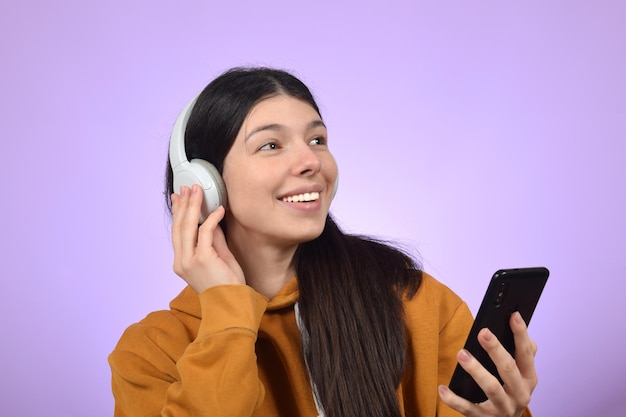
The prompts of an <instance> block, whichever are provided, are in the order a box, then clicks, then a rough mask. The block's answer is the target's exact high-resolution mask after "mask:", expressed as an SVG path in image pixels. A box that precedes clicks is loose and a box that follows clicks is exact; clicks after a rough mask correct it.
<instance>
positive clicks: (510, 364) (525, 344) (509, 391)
mask: <svg viewBox="0 0 626 417" xmlns="http://www.w3.org/2000/svg"><path fill="white" fill-rule="evenodd" d="M509 324H510V326H511V330H512V331H513V336H514V339H515V358H513V357H512V356H511V354H510V353H509V352H508V351H507V350H506V349H505V348H504V347H503V346H502V344H501V343H500V341H498V339H497V338H496V337H495V336H494V335H493V333H491V332H490V331H489V330H488V329H486V328H484V329H482V330H481V331H480V333H479V334H478V342H479V343H480V345H481V346H482V348H483V349H485V351H487V353H488V354H489V357H490V358H491V360H492V361H493V362H494V363H495V365H496V368H497V370H498V373H499V374H500V377H501V378H502V381H503V382H504V385H501V384H500V381H498V378H496V376H495V375H493V374H491V373H490V372H489V371H488V370H487V369H485V367H483V366H482V365H481V364H480V362H478V360H476V359H475V358H474V357H473V356H472V355H470V354H469V352H467V351H466V350H465V349H463V350H461V351H459V353H458V355H457V359H458V361H459V364H460V365H461V367H463V369H465V371H466V372H467V373H468V374H470V375H471V377H472V378H473V379H474V380H475V381H476V383H477V384H478V385H479V386H480V387H481V388H482V390H483V391H484V392H485V394H486V395H487V401H485V402H482V403H478V404H474V403H472V402H470V401H468V400H466V399H464V398H461V397H459V396H458V395H456V394H455V393H454V392H452V390H450V389H449V388H448V387H446V386H445V385H442V386H440V387H439V395H440V397H441V399H442V401H443V402H444V403H446V404H447V405H448V406H449V407H451V408H453V409H455V410H457V411H458V412H460V413H461V414H463V415H464V416H466V417H485V416H489V417H519V416H521V415H522V412H523V411H524V409H525V408H526V407H527V406H528V403H529V402H530V396H531V394H532V392H533V390H534V389H535V386H536V385H537V374H536V371H535V354H536V353H537V345H536V343H535V342H534V341H533V340H532V339H531V338H530V336H529V335H528V329H527V326H526V323H525V322H524V320H523V319H522V317H521V315H520V314H519V312H517V313H514V314H512V315H511V318H510V320H509Z"/></svg>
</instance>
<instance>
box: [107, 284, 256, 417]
mask: <svg viewBox="0 0 626 417" xmlns="http://www.w3.org/2000/svg"><path fill="white" fill-rule="evenodd" d="M199 299H200V306H201V312H202V316H201V321H200V327H199V330H198V334H197V336H196V337H195V339H193V340H191V337H192V336H190V335H189V329H187V328H186V327H185V326H183V325H182V323H181V321H180V320H178V319H177V318H176V317H174V315H173V314H172V313H171V312H167V311H164V312H157V313H153V314H151V315H149V316H148V317H146V319H144V320H143V321H142V322H140V323H138V324H135V325H133V326H131V327H129V328H128V329H127V330H126V332H125V333H124V334H123V335H122V338H121V339H120V341H119V342H118V345H117V346H116V348H115V350H114V351H113V352H112V353H111V355H110V356H109V363H110V365H111V370H112V389H113V395H114V397H115V413H114V415H115V416H116V417H139V416H141V417H152V416H154V417H157V416H163V417H170V416H172V417H173V416H175V417H187V416H194V417H199V416H212V417H219V416H229V417H230V416H251V415H252V414H253V412H254V410H255V409H256V408H258V406H259V405H260V404H261V402H262V401H263V397H264V388H263V385H262V384H261V382H260V380H259V377H258V370H257V364H256V354H255V343H256V339H257V332H258V329H259V326H260V322H261V318H262V316H263V313H264V311H265V308H266V306H267V300H266V299H265V298H264V297H263V296H261V295H259V294H258V293H256V292H255V291H254V290H253V289H252V288H250V287H248V286H239V285H222V286H216V287H212V288H209V289H207V290H206V291H204V292H202V293H201V294H200V295H199Z"/></svg>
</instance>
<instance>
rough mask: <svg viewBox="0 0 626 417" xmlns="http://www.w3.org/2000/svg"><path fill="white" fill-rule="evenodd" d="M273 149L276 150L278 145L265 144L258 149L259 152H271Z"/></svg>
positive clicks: (272, 143)
mask: <svg viewBox="0 0 626 417" xmlns="http://www.w3.org/2000/svg"><path fill="white" fill-rule="evenodd" d="M274 149H278V145H277V144H275V143H274V142H270V143H266V144H265V145H263V146H261V147H260V148H259V150H260V151H271V150H274Z"/></svg>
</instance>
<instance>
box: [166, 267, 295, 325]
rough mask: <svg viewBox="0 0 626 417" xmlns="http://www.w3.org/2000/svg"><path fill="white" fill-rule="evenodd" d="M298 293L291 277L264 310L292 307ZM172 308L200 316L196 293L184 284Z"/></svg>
mask: <svg viewBox="0 0 626 417" xmlns="http://www.w3.org/2000/svg"><path fill="white" fill-rule="evenodd" d="M299 295H300V289H299V287H298V280H297V278H296V277H293V278H292V279H291V280H289V281H288V282H287V283H286V284H285V286H284V287H283V288H281V289H280V291H278V293H276V295H275V296H274V297H273V298H272V299H270V300H268V303H267V308H266V311H272V310H279V309H282V308H287V307H292V306H293V305H294V304H295V303H296V301H298V297H299ZM170 308H171V309H172V310H178V311H181V312H183V313H186V314H189V315H191V316H194V317H197V318H201V316H202V313H201V309H200V299H199V297H198V294H197V293H196V292H195V291H194V290H193V289H192V288H191V287H190V286H186V287H185V288H184V289H183V290H182V291H181V292H180V294H178V296H176V298H174V299H173V300H172V301H171V302H170Z"/></svg>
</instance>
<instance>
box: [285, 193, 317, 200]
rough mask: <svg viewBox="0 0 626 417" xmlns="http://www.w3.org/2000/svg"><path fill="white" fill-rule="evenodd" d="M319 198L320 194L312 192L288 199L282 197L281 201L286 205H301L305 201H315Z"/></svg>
mask: <svg viewBox="0 0 626 417" xmlns="http://www.w3.org/2000/svg"><path fill="white" fill-rule="evenodd" d="M319 198H320V193H318V192H317V191H314V192H312V193H304V194H296V195H290V196H289V197H283V201H285V202H287V203H303V202H305V201H315V200H318V199H319Z"/></svg>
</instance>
